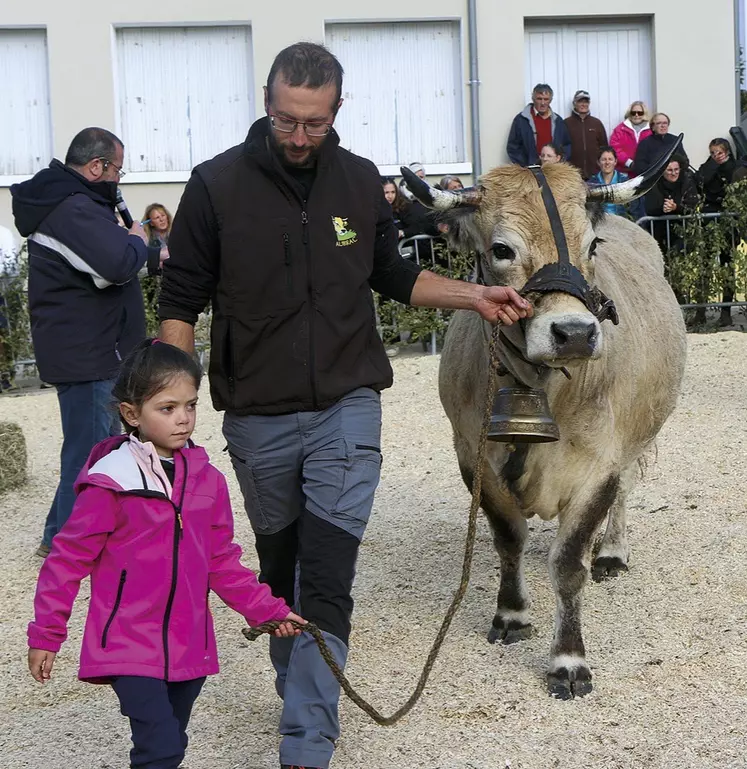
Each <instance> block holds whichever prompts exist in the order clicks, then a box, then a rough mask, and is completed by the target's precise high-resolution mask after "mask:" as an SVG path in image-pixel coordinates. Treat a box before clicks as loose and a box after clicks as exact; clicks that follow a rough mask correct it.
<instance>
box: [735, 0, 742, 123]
mask: <svg viewBox="0 0 747 769" xmlns="http://www.w3.org/2000/svg"><path fill="white" fill-rule="evenodd" d="M740 5H741V0H734V80H735V84H736V109H735V113H736V116H737V119H736V121H735V122H734V125H736V126H738V125H741V123H742V94H741V91H742V84H741V83H740V82H739V70H740V65H741V63H742V61H741V57H740V55H739V52H740V51H739V49H740V48H741V47H742V40H741V37H742V12H741V8H740Z"/></svg>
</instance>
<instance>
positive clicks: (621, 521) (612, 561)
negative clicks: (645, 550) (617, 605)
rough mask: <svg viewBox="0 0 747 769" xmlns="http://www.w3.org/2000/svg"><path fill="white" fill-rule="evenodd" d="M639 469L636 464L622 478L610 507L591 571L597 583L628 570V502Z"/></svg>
mask: <svg viewBox="0 0 747 769" xmlns="http://www.w3.org/2000/svg"><path fill="white" fill-rule="evenodd" d="M637 468H638V465H637V463H636V462H634V463H633V464H632V465H631V466H630V467H629V468H628V469H627V470H626V471H625V472H624V473H623V474H622V475H621V476H620V485H619V487H618V489H617V494H616V496H615V501H614V502H613V503H612V507H610V514H609V518H608V520H607V529H606V531H605V532H604V537H603V539H602V544H601V546H600V548H599V552H598V553H597V557H596V558H595V559H594V565H593V566H592V569H591V578H592V579H593V580H594V581H595V582H601V581H602V580H604V579H607V578H608V577H616V576H618V574H620V572H622V571H627V570H628V558H629V557H630V548H629V547H628V530H627V525H628V524H627V502H628V493H629V491H630V489H631V488H632V487H633V483H634V482H635V474H636V472H637Z"/></svg>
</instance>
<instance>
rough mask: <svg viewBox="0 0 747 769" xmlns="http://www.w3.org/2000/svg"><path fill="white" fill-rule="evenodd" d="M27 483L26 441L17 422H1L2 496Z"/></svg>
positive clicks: (0, 465)
mask: <svg viewBox="0 0 747 769" xmlns="http://www.w3.org/2000/svg"><path fill="white" fill-rule="evenodd" d="M24 483H26V441H25V439H24V437H23V431H22V430H21V428H20V427H19V426H18V425H17V424H15V422H0V494H4V493H5V492H6V491H10V490H11V489H17V488H18V487H19V486H22V485H23V484H24Z"/></svg>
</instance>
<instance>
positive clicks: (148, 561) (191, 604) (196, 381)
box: [28, 340, 305, 769]
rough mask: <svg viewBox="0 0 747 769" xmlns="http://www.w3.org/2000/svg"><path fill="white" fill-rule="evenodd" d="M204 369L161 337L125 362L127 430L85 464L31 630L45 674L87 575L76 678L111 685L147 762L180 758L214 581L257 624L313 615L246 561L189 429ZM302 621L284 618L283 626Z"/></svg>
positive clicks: (215, 478)
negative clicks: (274, 590)
mask: <svg viewBox="0 0 747 769" xmlns="http://www.w3.org/2000/svg"><path fill="white" fill-rule="evenodd" d="M200 378H201V372H200V368H199V366H198V365H197V364H196V363H195V362H194V361H193V360H192V358H191V357H190V356H189V355H187V354H186V353H184V352H182V351H181V350H179V349H178V348H176V347H173V346H171V345H169V344H165V343H163V342H158V341H157V340H155V341H153V340H146V341H145V342H143V343H141V344H140V345H139V346H138V347H137V348H135V350H133V352H132V353H131V354H130V356H129V357H128V358H127V359H126V360H125V361H124V363H123V364H122V369H121V372H120V375H119V378H118V380H117V383H116V385H115V387H114V397H115V398H116V400H117V401H119V412H120V415H121V419H122V423H123V424H124V427H125V430H126V432H127V434H126V435H121V436H117V437H115V438H108V439H106V440H104V441H102V442H101V443H99V444H98V445H97V446H95V447H94V449H93V451H92V452H91V456H90V457H89V459H88V463H87V464H86V466H85V468H84V469H83V471H82V472H81V474H80V475H79V476H78V480H77V482H76V492H77V494H78V497H77V500H76V503H75V508H74V510H73V513H72V516H71V517H70V519H69V520H68V522H67V523H66V524H65V526H64V528H63V529H62V530H61V531H60V532H59V534H57V536H56V537H55V538H54V541H53V545H52V551H51V553H50V554H49V556H48V557H47V559H46V561H45V562H44V565H43V566H42V569H41V572H40V573H39V581H38V584H37V589H36V598H35V602H34V611H35V619H34V621H33V622H31V623H30V624H29V628H28V643H29V647H30V649H29V669H30V670H31V675H32V676H33V677H34V678H35V679H36V680H37V681H39V682H40V683H44V682H45V681H46V680H48V679H49V677H50V673H51V670H52V666H53V664H54V660H55V655H56V654H57V652H58V650H59V648H60V646H61V644H62V643H63V641H64V640H65V638H66V636H67V621H68V618H69V617H70V612H71V610H72V606H73V601H74V600H75V596H76V595H77V593H78V588H79V587H80V582H81V580H82V579H83V578H84V577H86V576H88V575H89V574H90V575H91V602H90V606H89V609H88V617H87V619H86V627H85V633H84V636H83V648H82V651H81V655H80V669H79V673H78V677H79V678H80V679H81V680H83V681H89V682H91V683H109V684H111V686H112V688H113V689H114V691H115V692H116V694H117V697H118V698H119V701H120V704H121V706H122V714H123V715H126V716H128V717H129V719H130V725H131V728H132V741H133V744H134V747H133V749H132V751H131V752H130V761H131V764H130V765H131V766H133V767H135V766H136V767H138V768H139V769H145V768H146V767H152V768H155V767H159V769H172V767H173V769H176V767H178V766H179V765H180V763H181V761H182V759H183V758H184V752H185V748H186V745H187V735H186V728H187V723H188V721H189V716H190V713H191V711H192V706H193V704H194V701H195V699H196V698H197V695H198V694H199V692H200V689H201V688H202V685H203V683H204V682H205V677H206V676H208V675H212V674H215V673H217V672H218V657H217V653H216V645H215V635H214V632H213V621H212V617H211V615H210V608H209V604H208V597H209V594H210V591H211V590H212V591H213V592H214V593H215V594H216V595H218V596H219V597H220V598H221V599H222V600H223V601H225V603H226V604H228V606H230V607H231V608H232V609H234V610H235V611H237V612H239V613H240V614H243V615H244V617H246V619H247V621H248V622H249V623H250V624H252V625H257V624H260V623H263V622H267V621H270V620H281V621H282V620H296V621H297V622H301V623H303V622H305V621H304V620H302V619H301V618H300V617H298V616H297V615H295V614H293V613H292V612H291V611H290V609H289V608H288V606H287V605H286V604H285V602H284V601H282V600H281V599H278V598H274V597H273V596H272V594H271V593H270V590H269V588H268V587H267V586H266V585H264V584H260V583H259V582H257V578H256V576H255V575H254V573H253V572H252V571H251V570H250V569H248V568H246V567H245V566H242V565H241V563H240V561H239V557H240V556H241V549H240V548H239V546H238V545H237V544H235V543H234V542H233V517H232V512H231V505H230V501H229V497H228V488H227V486H226V480H225V478H224V477H223V475H222V474H221V473H220V472H219V471H218V470H217V469H216V468H215V467H213V466H212V465H211V464H210V462H209V460H208V457H207V454H206V453H205V450H204V449H202V448H199V447H197V446H195V445H194V444H193V443H192V442H191V441H190V436H191V435H192V431H193V430H194V427H195V411H196V406H197V390H198V388H199V385H200ZM299 632H300V631H298V630H295V629H294V628H293V626H292V625H291V624H290V622H283V623H282V624H281V625H280V626H279V628H278V629H277V630H276V631H275V634H276V635H277V636H281V637H288V636H292V635H297V634H298V633H299Z"/></svg>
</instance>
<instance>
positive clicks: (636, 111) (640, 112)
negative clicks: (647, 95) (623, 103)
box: [630, 109, 645, 117]
mask: <svg viewBox="0 0 747 769" xmlns="http://www.w3.org/2000/svg"><path fill="white" fill-rule="evenodd" d="M630 114H631V115H635V116H636V117H643V115H644V114H645V113H644V112H643V110H642V109H640V110H639V109H633V110H630Z"/></svg>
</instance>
